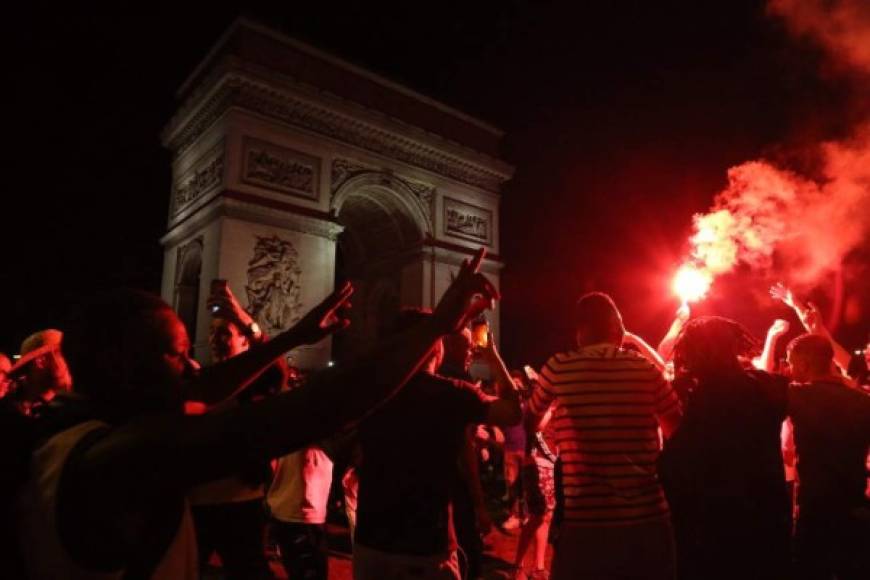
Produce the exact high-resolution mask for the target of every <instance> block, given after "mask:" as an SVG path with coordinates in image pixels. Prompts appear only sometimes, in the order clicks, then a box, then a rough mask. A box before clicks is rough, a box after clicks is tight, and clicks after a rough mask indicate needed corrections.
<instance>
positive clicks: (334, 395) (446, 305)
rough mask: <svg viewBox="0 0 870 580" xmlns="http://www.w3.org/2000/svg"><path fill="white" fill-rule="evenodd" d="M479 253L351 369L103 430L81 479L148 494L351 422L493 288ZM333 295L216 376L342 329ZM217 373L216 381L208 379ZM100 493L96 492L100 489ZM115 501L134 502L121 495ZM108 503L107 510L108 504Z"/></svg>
mask: <svg viewBox="0 0 870 580" xmlns="http://www.w3.org/2000/svg"><path fill="white" fill-rule="evenodd" d="M482 258H483V252H482V251H481V252H480V253H478V255H477V256H475V258H474V260H472V261H471V262H470V263H469V262H466V263H465V264H463V267H462V269H461V270H460V273H459V275H458V276H457V278H456V279H455V280H454V282H453V284H451V286H450V287H449V288H448V290H447V292H445V294H444V296H443V297H442V299H441V301H440V302H439V304H438V306H437V308H436V309H435V312H434V314H433V316H432V317H430V318H429V319H428V320H427V321H426V322H425V323H422V324H420V325H418V326H417V327H414V328H412V329H409V330H408V331H407V332H405V333H402V334H401V335H399V336H396V337H394V338H393V339H392V340H390V341H388V342H384V343H382V344H380V345H379V346H378V347H376V348H375V349H374V351H373V352H371V353H369V354H368V356H365V357H362V358H360V359H359V360H357V361H356V362H354V363H351V364H348V365H346V366H342V367H335V368H332V369H328V370H326V371H323V372H321V373H318V374H315V375H314V376H312V377H311V379H310V380H309V381H308V382H307V383H306V384H305V385H304V386H302V387H300V388H297V389H294V390H293V391H291V392H288V393H284V394H281V395H278V396H275V397H271V398H269V399H267V400H265V401H262V402H259V403H252V404H250V405H243V406H239V407H235V408H232V409H229V410H226V411H221V412H216V413H210V414H207V415H201V416H196V417H185V416H182V415H180V414H171V415H166V414H161V415H154V416H150V417H143V418H141V419H139V420H136V421H133V422H130V423H128V424H126V425H124V426H122V427H119V428H117V429H115V430H113V431H112V433H111V434H110V435H108V436H107V437H105V438H104V439H102V440H101V441H99V442H98V443H96V444H94V445H93V446H92V447H91V448H90V449H89V450H88V451H87V453H86V455H85V456H84V457H83V458H82V468H83V470H82V473H83V474H87V476H88V480H89V481H97V482H105V484H104V485H105V486H108V487H112V488H117V489H126V490H128V491H136V490H138V491H141V492H142V493H145V494H152V493H156V492H157V491H158V490H160V489H167V488H171V487H177V486H182V487H184V488H186V487H187V486H190V485H193V484H195V483H198V482H202V481H209V480H212V479H215V478H217V477H222V476H224V475H228V474H231V473H233V472H235V471H237V470H238V468H239V467H240V466H242V465H244V464H245V463H246V462H248V461H250V460H251V459H259V458H262V459H267V458H271V457H277V456H281V455H285V454H287V453H290V452H292V451H294V450H295V449H298V448H300V447H303V446H305V445H308V444H311V443H313V442H316V441H319V440H321V439H323V438H324V437H327V436H329V435H331V434H333V433H335V432H336V431H339V430H340V429H343V428H346V427H350V426H353V425H355V424H357V423H358V422H359V421H360V420H362V419H363V418H364V417H366V416H367V415H368V414H370V413H371V412H373V411H374V410H375V409H376V408H377V407H378V406H379V405H380V404H381V403H383V402H384V401H385V400H387V399H388V398H389V397H390V396H391V395H393V394H394V393H395V392H396V391H397V390H398V389H399V388H400V387H401V386H402V385H403V384H404V383H405V382H406V381H407V380H408V378H410V377H411V376H412V375H413V374H414V373H415V372H417V370H418V368H419V366H420V365H421V364H422V362H423V361H424V360H425V358H426V356H427V355H428V354H429V353H430V351H431V349H432V348H433V346H434V345H435V343H436V341H437V340H438V339H440V338H441V336H443V335H444V334H447V333H450V332H453V331H454V330H456V329H458V328H460V327H462V326H463V325H464V324H466V323H467V322H468V320H470V319H471V318H473V317H474V316H477V315H478V314H479V313H480V312H481V311H482V310H483V309H484V308H486V307H488V306H489V305H490V304H491V302H492V301H493V300H494V299H497V298H498V292H497V291H496V289H495V288H494V287H493V286H492V284H490V282H489V281H488V280H486V278H485V277H484V276H482V275H481V274H478V273H477V269H478V267H479V265H480V262H481V260H482ZM348 296H349V292H348V291H347V290H345V289H342V290H340V291H339V292H337V293H336V294H335V295H333V296H332V297H330V299H327V301H325V302H324V303H323V304H321V305H320V306H318V307H317V308H315V309H314V310H313V311H312V312H311V313H309V314H308V315H306V316H305V317H304V318H303V319H302V320H301V321H300V322H299V323H298V324H297V325H296V326H294V327H293V328H292V329H290V330H288V331H287V332H285V333H282V334H281V335H278V336H276V337H275V338H274V339H272V340H270V341H268V342H266V343H265V344H263V345H261V346H259V347H257V348H254V349H251V350H250V351H249V352H248V353H244V354H242V355H239V356H237V357H234V358H233V359H231V360H230V361H228V363H233V366H231V367H229V371H227V373H226V374H224V375H223V379H213V380H224V381H227V382H232V383H234V384H235V385H236V387H237V388H238V387H239V386H240V385H242V384H244V383H246V382H249V381H251V380H253V378H254V377H256V376H257V374H258V373H260V372H262V370H263V369H264V368H266V367H267V366H268V365H269V364H270V363H272V361H273V360H274V359H275V358H276V357H277V356H280V355H281V354H282V353H283V352H284V350H286V349H287V348H292V347H293V346H297V345H299V344H310V343H312V342H317V341H319V340H321V339H322V338H324V337H325V336H326V335H327V334H329V333H330V332H333V331H334V330H336V329H338V328H343V327H344V326H346V325H347V321H346V319H344V318H343V317H341V315H340V307H341V306H342V305H343V304H345V303H346V300H347V298H348ZM215 376H217V375H215ZM101 487H102V486H101ZM125 497H133V498H135V497H136V493H129V495H125ZM110 505H111V504H110Z"/></svg>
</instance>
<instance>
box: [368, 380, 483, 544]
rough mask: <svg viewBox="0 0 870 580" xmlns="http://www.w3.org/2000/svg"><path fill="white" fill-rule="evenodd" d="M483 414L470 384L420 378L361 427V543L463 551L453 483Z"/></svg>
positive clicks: (476, 393) (479, 402) (478, 397)
mask: <svg viewBox="0 0 870 580" xmlns="http://www.w3.org/2000/svg"><path fill="white" fill-rule="evenodd" d="M484 411H485V406H484V400H483V399H482V395H480V394H479V392H478V391H477V390H476V389H475V388H474V387H473V386H472V385H471V384H469V383H464V382H461V381H456V380H451V379H446V378H444V377H440V376H436V375H432V374H429V373H418V374H417V375H416V376H415V377H414V378H412V379H411V380H410V381H409V383H408V385H407V386H406V388H405V390H404V391H402V392H400V393H399V394H398V395H396V397H395V398H394V399H393V400H392V401H390V403H389V404H387V405H386V406H385V407H384V408H383V409H382V410H381V411H380V412H378V413H376V414H375V415H374V416H372V417H370V418H369V419H368V420H367V421H365V422H364V423H363V424H362V425H361V426H360V444H361V446H362V465H361V467H360V469H359V479H360V485H359V508H358V512H357V518H358V519H357V521H358V523H357V528H356V532H355V534H356V536H355V541H356V543H358V544H360V545H363V546H366V547H369V548H374V549H376V550H380V551H384V552H389V553H398V554H409V555H417V556H429V555H434V554H439V553H443V552H447V551H449V550H454V549H455V548H456V545H455V542H456V540H455V538H454V537H453V526H452V522H451V521H450V486H451V482H452V478H453V475H454V472H455V469H456V461H457V456H458V454H459V449H460V447H461V444H462V438H463V436H464V433H465V428H466V426H467V425H468V424H470V423H479V422H482V421H483V420H484Z"/></svg>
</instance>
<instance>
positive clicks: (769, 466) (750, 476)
mask: <svg viewBox="0 0 870 580" xmlns="http://www.w3.org/2000/svg"><path fill="white" fill-rule="evenodd" d="M787 386H788V385H787V383H786V381H785V379H783V378H782V377H776V376H773V375H768V374H766V373H763V372H760V371H749V372H734V373H732V374H723V375H722V376H718V377H711V378H708V379H707V380H703V381H699V382H698V384H697V385H694V386H693V387H692V388H691V389H689V390H688V391H687V392H686V405H685V411H684V416H683V421H682V423H681V424H680V427H679V429H677V432H676V433H675V434H674V435H673V437H671V439H670V440H669V441H668V442H667V444H666V445H665V451H664V453H663V454H662V458H661V464H662V466H661V469H660V474H661V475H662V478H663V480H664V482H665V484H666V485H665V487H666V492H667V494H668V500H669V501H670V502H671V507H672V508H673V511H674V513H675V516H676V517H691V518H697V519H698V522H697V524H698V525H710V526H719V525H721V524H722V522H718V521H716V520H715V519H711V518H710V517H709V514H711V513H715V514H716V517H718V518H725V519H732V520H733V521H734V522H735V523H738V522H740V521H745V520H746V518H747V517H751V518H752V520H753V521H762V520H767V521H768V522H770V523H774V522H777V523H778V524H783V522H785V521H786V520H787V515H788V507H787V506H788V503H787V496H786V487H785V474H784V469H783V462H782V454H781V451H780V429H781V426H782V421H783V420H784V419H785V416H786V410H787V400H788V399H787ZM685 510H688V511H685ZM783 518H785V519H783Z"/></svg>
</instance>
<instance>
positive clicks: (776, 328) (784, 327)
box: [767, 318, 791, 336]
mask: <svg viewBox="0 0 870 580" xmlns="http://www.w3.org/2000/svg"><path fill="white" fill-rule="evenodd" d="M789 328H791V325H790V324H789V323H788V321H787V320H783V319H781V318H778V319H776V320H774V321H773V324H771V325H770V328H769V329H768V331H767V334H770V335H772V336H782V335H783V334H785V333H786V332H788V329H789Z"/></svg>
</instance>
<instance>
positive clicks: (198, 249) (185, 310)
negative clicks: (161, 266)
mask: <svg viewBox="0 0 870 580" xmlns="http://www.w3.org/2000/svg"><path fill="white" fill-rule="evenodd" d="M201 275H202V241H201V240H198V239H197V240H194V241H192V242H190V243H189V244H187V245H185V246H182V247H181V248H179V249H178V261H177V266H176V276H175V311H176V312H177V313H178V316H179V318H181V321H182V322H183V323H184V326H185V327H186V328H187V332H188V333H189V335H190V337H191V349H192V350H195V349H196V347H197V346H198V345H197V344H196V334H197V328H196V325H197V321H198V319H199V289H200V278H201Z"/></svg>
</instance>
